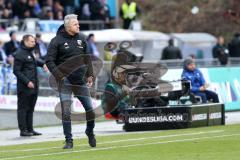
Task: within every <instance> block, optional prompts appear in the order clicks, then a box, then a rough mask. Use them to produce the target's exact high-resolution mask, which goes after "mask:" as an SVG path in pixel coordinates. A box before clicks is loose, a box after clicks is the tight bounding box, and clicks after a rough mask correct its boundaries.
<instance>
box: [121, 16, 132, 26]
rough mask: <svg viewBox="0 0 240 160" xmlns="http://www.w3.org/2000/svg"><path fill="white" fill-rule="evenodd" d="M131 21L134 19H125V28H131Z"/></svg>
mask: <svg viewBox="0 0 240 160" xmlns="http://www.w3.org/2000/svg"><path fill="white" fill-rule="evenodd" d="M131 22H132V19H128V18H127V19H124V20H123V29H129V27H130V24H131Z"/></svg>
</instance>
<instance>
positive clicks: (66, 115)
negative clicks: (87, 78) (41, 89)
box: [59, 78, 95, 140]
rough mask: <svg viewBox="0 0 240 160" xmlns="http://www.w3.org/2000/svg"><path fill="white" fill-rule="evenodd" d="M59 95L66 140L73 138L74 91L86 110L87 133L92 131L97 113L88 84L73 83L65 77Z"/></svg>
mask: <svg viewBox="0 0 240 160" xmlns="http://www.w3.org/2000/svg"><path fill="white" fill-rule="evenodd" d="M59 91H60V93H59V96H60V101H61V109H62V124H63V132H64V135H65V138H66V140H72V125H71V121H72V120H71V105H72V99H71V98H72V93H74V95H75V97H77V98H78V100H79V101H80V102H81V103H82V105H83V107H84V109H85V111H86V122H87V127H86V133H92V132H93V128H94V126H95V114H94V112H93V107H92V101H91V96H90V93H89V90H88V88H87V86H86V84H81V85H72V83H70V81H69V80H68V79H67V78H65V79H64V80H63V82H62V83H61V84H60V86H59Z"/></svg>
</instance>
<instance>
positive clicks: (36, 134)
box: [29, 130, 42, 136]
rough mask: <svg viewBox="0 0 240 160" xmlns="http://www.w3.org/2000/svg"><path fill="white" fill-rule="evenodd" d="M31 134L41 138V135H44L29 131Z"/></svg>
mask: <svg viewBox="0 0 240 160" xmlns="http://www.w3.org/2000/svg"><path fill="white" fill-rule="evenodd" d="M29 133H32V134H33V136H40V135H42V133H39V132H36V131H34V130H32V131H29Z"/></svg>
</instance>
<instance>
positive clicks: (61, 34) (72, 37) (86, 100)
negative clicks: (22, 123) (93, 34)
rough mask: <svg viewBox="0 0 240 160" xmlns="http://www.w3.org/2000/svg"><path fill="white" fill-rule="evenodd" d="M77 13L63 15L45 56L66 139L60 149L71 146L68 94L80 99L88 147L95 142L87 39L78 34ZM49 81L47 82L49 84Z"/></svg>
mask: <svg viewBox="0 0 240 160" xmlns="http://www.w3.org/2000/svg"><path fill="white" fill-rule="evenodd" d="M79 32H80V30H79V22H78V20H77V15H74V14H70V15H66V16H65V17H64V25H62V26H61V27H60V28H59V29H58V32H57V35H56V36H55V37H54V38H53V39H52V40H51V42H50V44H49V47H48V52H47V56H46V64H47V66H48V69H49V70H50V72H51V73H52V75H53V76H54V77H55V80H56V82H57V85H58V91H59V96H60V101H61V110H62V124H63V132H64V135H65V139H66V143H65V145H64V147H63V149H70V148H72V147H73V139H72V131H71V130H72V128H71V104H72V100H71V95H72V92H73V93H74V95H75V96H76V97H77V98H78V99H79V100H80V101H81V103H82V104H83V107H84V109H85V111H86V120H87V128H86V131H85V133H86V135H87V136H88V142H89V145H90V146H91V147H95V146H96V139H95V135H94V133H93V128H94V125H95V122H94V119H95V114H94V112H93V108H92V102H91V96H90V93H89V90H88V87H91V86H92V83H93V70H92V63H91V59H90V57H88V56H87V53H86V51H87V42H86V39H85V36H84V35H82V34H79ZM50 85H51V84H50Z"/></svg>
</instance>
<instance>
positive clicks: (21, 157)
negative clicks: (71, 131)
mask: <svg viewBox="0 0 240 160" xmlns="http://www.w3.org/2000/svg"><path fill="white" fill-rule="evenodd" d="M233 136H240V134H228V135H220V136H210V137H199V138H189V139H179V140H172V141H165V142H151V143H145V144H132V145H125V146H112V147H103V148H96V149H86V150H80V151H66V152H57V153H48V154H38V155H30V156H19V157H9V158H3V159H1V160H11V159H23V158H32V157H40V156H52V155H60V154H70V153H81V152H89V151H102V150H109V149H116V148H128V147H136V146H146V145H154V144H167V143H174V142H187V141H193V140H202V139H209V138H222V137H233Z"/></svg>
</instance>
